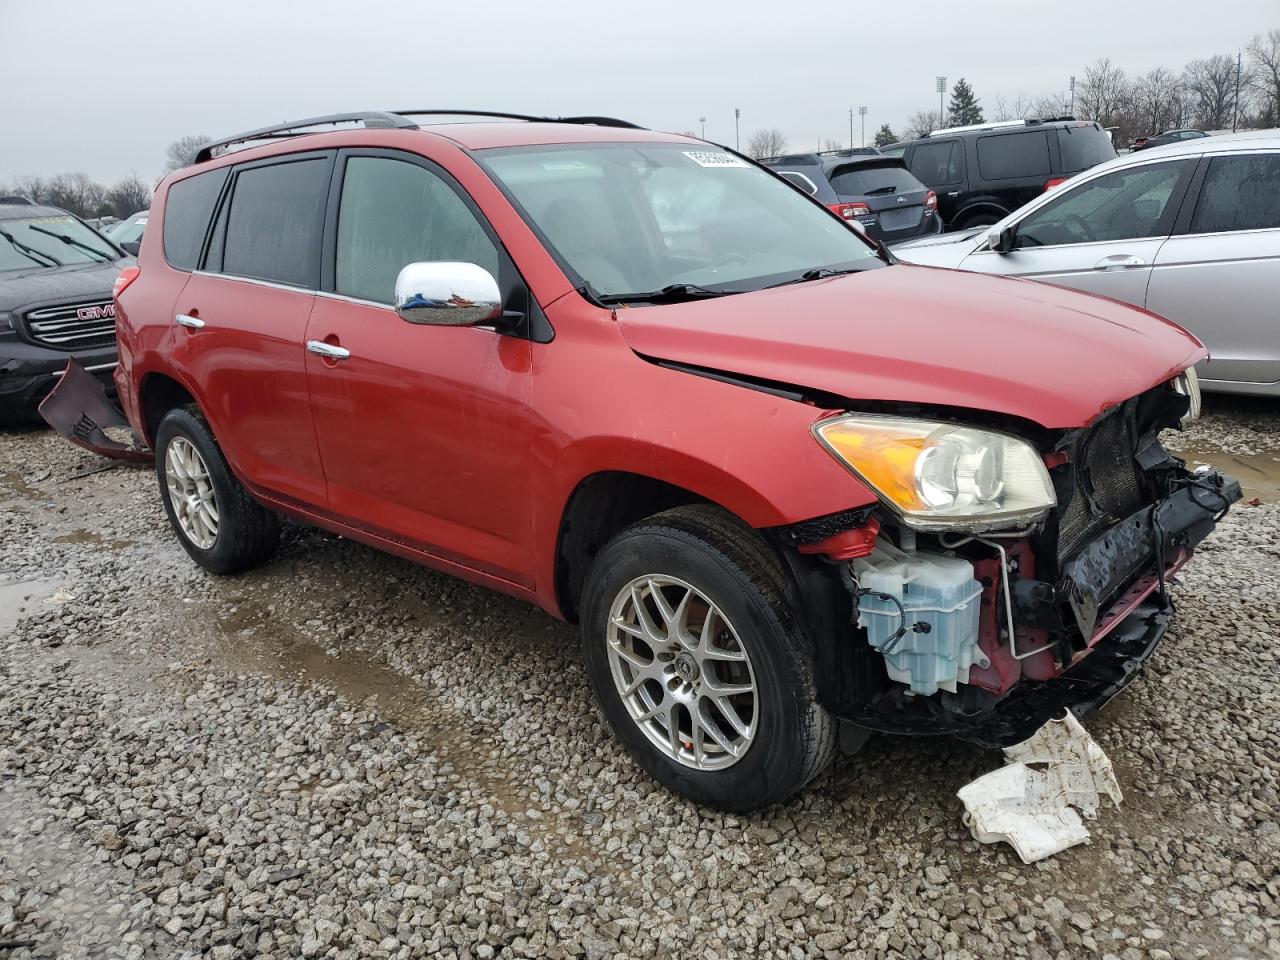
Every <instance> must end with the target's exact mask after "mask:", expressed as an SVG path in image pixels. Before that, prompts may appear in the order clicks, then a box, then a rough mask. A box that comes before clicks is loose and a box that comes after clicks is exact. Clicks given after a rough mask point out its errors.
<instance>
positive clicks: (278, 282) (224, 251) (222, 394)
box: [173, 151, 333, 507]
mask: <svg viewBox="0 0 1280 960" xmlns="http://www.w3.org/2000/svg"><path fill="white" fill-rule="evenodd" d="M332 169H333V152H332V151H326V152H321V153H307V154H296V155H290V156H288V157H281V158H271V159H269V160H263V161H259V162H256V163H247V164H244V165H243V166H240V167H237V168H235V170H234V171H233V173H232V175H231V180H230V182H229V184H228V185H227V187H226V189H225V190H224V193H223V198H222V202H221V206H220V208H219V211H218V214H217V219H216V220H215V222H214V228H213V231H212V236H211V238H210V240H209V244H208V250H207V253H206V254H205V258H204V269H202V270H199V271H196V272H195V273H193V274H192V276H191V279H190V280H189V281H188V282H187V285H186V286H185V287H184V288H183V291H182V293H181V294H180V295H179V296H178V300H177V303H176V305H175V315H174V323H175V331H174V349H173V354H174V358H175V360H176V362H177V363H178V364H179V365H180V369H182V370H184V371H185V372H186V374H187V376H188V377H189V379H190V382H191V383H193V384H195V385H197V386H198V388H199V399H200V401H201V405H202V407H203V409H204V413H205V415H206V416H207V417H208V419H209V422H210V425H211V426H212V427H213V432H214V435H215V436H216V437H217V438H218V443H219V445H220V446H221V447H222V449H223V452H224V453H226V455H227V459H228V460H229V461H230V463H231V465H232V467H233V468H234V469H235V470H236V472H237V473H239V474H240V475H241V477H242V478H243V479H244V480H245V481H246V482H247V483H248V484H249V485H250V486H251V487H254V488H258V489H261V490H265V491H267V492H269V493H273V494H276V495H279V496H282V497H283V498H285V499H287V500H294V501H299V502H301V503H304V504H307V505H310V506H319V507H322V506H323V505H324V503H325V484H324V473H323V471H322V470H321V468H320V454H319V450H318V449H317V447H316V433H315V426H314V423H313V421H312V418H311V409H310V405H309V399H308V394H307V381H306V367H305V365H304V362H303V356H304V350H303V338H304V334H305V333H306V329H307V319H308V317H309V316H310V314H311V307H312V304H313V302H314V300H315V290H316V288H317V287H318V286H319V281H320V250H321V240H322V237H323V231H324V211H325V204H326V201H327V195H328V189H329V179H330V174H331V172H332Z"/></svg>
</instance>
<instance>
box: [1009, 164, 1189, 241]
mask: <svg viewBox="0 0 1280 960" xmlns="http://www.w3.org/2000/svg"><path fill="white" fill-rule="evenodd" d="M1192 163H1194V161H1192V160H1174V161H1170V162H1169V163H1154V164H1148V165H1146V166H1141V167H1133V168H1131V169H1128V170H1117V171H1116V172H1114V173H1108V174H1107V175H1106V176H1102V177H1098V178H1097V179H1095V180H1091V181H1090V182H1088V183H1086V184H1084V185H1083V186H1080V187H1076V188H1075V189H1074V190H1071V191H1070V192H1068V193H1066V194H1063V195H1062V196H1060V197H1058V198H1057V199H1055V200H1053V201H1051V202H1050V203H1047V204H1045V205H1044V206H1043V207H1041V208H1040V209H1039V210H1037V211H1035V213H1032V214H1030V215H1029V216H1027V217H1026V218H1025V219H1024V220H1023V221H1022V222H1021V223H1019V224H1018V232H1017V234H1016V236H1015V240H1014V246H1015V247H1017V248H1018V249H1025V248H1028V247H1046V246H1057V245H1060V244H1068V243H1095V242H1102V241H1106V240H1138V239H1143V238H1146V237H1161V236H1165V235H1167V234H1168V233H1169V231H1170V230H1171V229H1172V228H1173V218H1174V216H1175V215H1176V213H1177V210H1176V205H1175V204H1172V203H1170V202H1169V201H1170V199H1171V198H1172V197H1173V196H1174V193H1175V188H1176V187H1177V186H1178V180H1179V178H1180V177H1181V176H1182V175H1183V174H1184V173H1186V172H1187V171H1188V170H1189V169H1190V166H1191V164H1192Z"/></svg>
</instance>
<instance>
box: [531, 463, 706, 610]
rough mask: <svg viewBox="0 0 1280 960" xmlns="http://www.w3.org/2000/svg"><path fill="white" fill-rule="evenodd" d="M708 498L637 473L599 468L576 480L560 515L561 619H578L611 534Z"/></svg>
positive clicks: (558, 586)
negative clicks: (584, 594) (592, 573)
mask: <svg viewBox="0 0 1280 960" xmlns="http://www.w3.org/2000/svg"><path fill="white" fill-rule="evenodd" d="M706 502H708V501H707V500H706V499H705V498H704V497H700V496H698V495H697V494H696V493H693V492H691V491H689V490H685V489H684V488H683V487H677V486H675V485H674V484H670V483H665V482H664V481H662V480H655V479H654V478H653V477H646V476H643V475H641V474H637V473H625V472H622V471H609V472H605V473H597V474H593V475H592V476H590V477H587V478H586V479H585V480H583V481H582V482H581V483H579V484H578V486H577V488H576V489H575V490H574V491H573V494H572V495H571V496H570V497H569V502H568V504H567V505H566V506H565V510H564V515H563V516H562V517H561V519H560V535H559V538H558V542H557V545H556V596H557V599H558V600H559V602H560V610H561V612H562V613H563V614H564V616H565V618H566V619H568V620H571V621H576V620H577V618H578V603H579V601H580V600H581V598H582V589H583V586H584V585H585V583H586V580H587V572H588V571H589V570H590V569H591V561H592V559H593V558H594V557H595V555H596V554H597V553H598V552H599V551H600V548H601V547H603V546H604V545H605V544H606V543H608V542H609V541H610V540H611V539H612V538H613V536H614V535H615V534H617V533H618V532H619V531H621V530H622V529H624V528H625V527H629V526H631V524H633V523H635V522H637V521H638V520H643V519H644V518H645V517H651V516H653V515H654V514H655V513H661V512H662V511H663V510H670V509H671V508H672V507H682V506H685V505H686V504H690V503H706Z"/></svg>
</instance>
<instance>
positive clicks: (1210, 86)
mask: <svg viewBox="0 0 1280 960" xmlns="http://www.w3.org/2000/svg"><path fill="white" fill-rule="evenodd" d="M1182 83H1183V87H1184V88H1185V89H1186V93H1187V101H1188V103H1187V106H1188V112H1189V113H1190V115H1191V116H1192V118H1194V122H1195V124H1196V126H1198V127H1200V128H1201V129H1202V130H1220V129H1222V128H1224V127H1229V126H1231V116H1232V113H1233V112H1234V111H1235V99H1236V61H1235V58H1234V57H1229V56H1227V55H1226V54H1222V53H1220V54H1218V55H1217V56H1213V57H1206V58H1205V59H1203V60H1192V61H1191V62H1190V63H1188V64H1187V65H1186V67H1185V68H1184V69H1183V71H1182Z"/></svg>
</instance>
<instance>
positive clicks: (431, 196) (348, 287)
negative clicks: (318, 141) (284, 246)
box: [336, 157, 498, 303]
mask: <svg viewBox="0 0 1280 960" xmlns="http://www.w3.org/2000/svg"><path fill="white" fill-rule="evenodd" d="M422 260H457V261H462V262H465V263H475V264H479V265H480V266H482V267H484V268H485V269H486V270H488V271H489V272H490V273H491V274H493V276H494V277H497V276H498V250H497V248H496V247H495V246H494V244H493V241H492V240H490V239H489V235H488V234H486V233H485V231H484V228H483V227H482V226H480V221H479V220H477V219H476V216H475V214H474V213H472V212H471V209H470V208H469V207H468V206H467V205H466V204H465V203H464V202H463V201H462V198H461V197H459V196H458V194H457V193H455V192H454V190H453V188H452V187H450V186H449V184H447V183H445V181H444V180H443V179H441V178H440V176H439V175H437V174H435V173H433V172H432V171H430V170H428V169H426V168H425V167H420V166H418V165H417V164H416V163H407V162H405V161H403V160H392V159H389V158H386V157H352V158H351V159H350V160H348V161H347V168H346V172H345V174H344V175H343V178H342V202H341V206H340V207H339V208H338V262H337V274H336V281H337V282H336V289H337V291H338V293H344V294H346V295H347V296H350V297H358V298H360V299H361V300H373V301H375V302H377V303H391V302H392V300H393V299H394V295H395V285H396V276H397V275H398V274H399V273H400V270H401V269H402V268H403V267H404V266H405V265H406V264H410V263H416V262H418V261H422Z"/></svg>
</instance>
